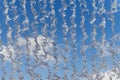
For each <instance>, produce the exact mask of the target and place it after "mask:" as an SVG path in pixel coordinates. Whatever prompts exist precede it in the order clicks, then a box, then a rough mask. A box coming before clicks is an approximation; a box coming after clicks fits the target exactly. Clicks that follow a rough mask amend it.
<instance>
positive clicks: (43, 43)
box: [0, 35, 54, 61]
mask: <svg viewBox="0 0 120 80" xmlns="http://www.w3.org/2000/svg"><path fill="white" fill-rule="evenodd" d="M28 41H29V43H30V44H29V45H28V48H29V51H30V53H28V51H27V48H26V46H27V41H26V39H25V38H23V37H20V38H19V39H18V41H17V46H18V47H19V49H20V50H19V51H20V52H17V50H15V49H14V46H13V45H11V46H10V45H9V46H4V45H3V50H2V51H1V52H0V56H1V57H4V59H5V60H9V61H11V59H10V57H12V58H13V59H14V57H15V54H16V53H18V54H21V55H22V53H27V54H29V55H31V56H32V55H34V54H35V52H34V51H35V50H36V43H35V39H34V38H33V37H29V38H28ZM52 42H53V40H51V39H50V38H46V37H43V36H41V35H39V36H38V37H37V43H38V44H39V48H40V49H39V50H36V51H37V52H38V53H37V55H38V57H39V56H44V55H46V54H47V55H46V58H45V60H47V61H49V60H54V58H53V56H52V55H50V54H49V53H48V52H50V51H51V50H53V44H52ZM8 48H9V49H8ZM11 54H12V55H11Z"/></svg>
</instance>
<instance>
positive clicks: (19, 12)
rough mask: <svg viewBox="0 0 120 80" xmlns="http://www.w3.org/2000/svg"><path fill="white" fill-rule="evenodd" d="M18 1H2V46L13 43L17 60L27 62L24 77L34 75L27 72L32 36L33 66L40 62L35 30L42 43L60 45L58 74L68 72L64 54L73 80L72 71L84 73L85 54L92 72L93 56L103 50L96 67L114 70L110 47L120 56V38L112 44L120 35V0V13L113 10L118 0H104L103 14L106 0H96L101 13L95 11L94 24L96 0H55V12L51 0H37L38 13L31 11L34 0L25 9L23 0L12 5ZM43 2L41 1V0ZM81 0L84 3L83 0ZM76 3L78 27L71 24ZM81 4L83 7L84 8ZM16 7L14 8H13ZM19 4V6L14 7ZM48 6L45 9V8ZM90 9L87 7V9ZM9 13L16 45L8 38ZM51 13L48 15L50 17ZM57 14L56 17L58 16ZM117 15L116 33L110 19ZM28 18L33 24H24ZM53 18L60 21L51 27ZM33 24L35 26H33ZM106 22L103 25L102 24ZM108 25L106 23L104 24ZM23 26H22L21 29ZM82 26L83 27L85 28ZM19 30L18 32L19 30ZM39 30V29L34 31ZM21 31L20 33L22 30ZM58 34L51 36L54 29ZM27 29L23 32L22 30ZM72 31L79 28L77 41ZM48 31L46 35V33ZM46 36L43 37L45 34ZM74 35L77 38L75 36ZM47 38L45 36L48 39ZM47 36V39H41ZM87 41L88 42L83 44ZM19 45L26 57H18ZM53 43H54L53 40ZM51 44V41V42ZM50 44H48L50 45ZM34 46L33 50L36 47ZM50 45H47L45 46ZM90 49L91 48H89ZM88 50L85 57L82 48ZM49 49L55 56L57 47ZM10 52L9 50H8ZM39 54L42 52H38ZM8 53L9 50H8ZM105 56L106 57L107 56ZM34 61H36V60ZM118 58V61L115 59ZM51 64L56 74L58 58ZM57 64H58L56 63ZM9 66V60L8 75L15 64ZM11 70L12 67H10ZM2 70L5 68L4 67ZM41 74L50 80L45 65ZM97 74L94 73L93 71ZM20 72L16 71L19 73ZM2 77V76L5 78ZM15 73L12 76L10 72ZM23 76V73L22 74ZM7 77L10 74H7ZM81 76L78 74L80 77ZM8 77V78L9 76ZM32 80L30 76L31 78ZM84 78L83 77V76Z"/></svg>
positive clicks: (96, 60) (58, 47)
mask: <svg viewBox="0 0 120 80" xmlns="http://www.w3.org/2000/svg"><path fill="white" fill-rule="evenodd" d="M4 1H7V4H3V3H4ZM12 1H13V2H14V0H3V1H0V29H1V30H2V33H1V34H0V36H1V40H2V46H4V48H5V49H8V48H9V46H12V47H11V48H10V50H12V48H13V53H14V51H15V53H16V54H15V55H16V57H15V58H16V59H18V60H19V59H20V61H21V62H22V63H23V64H22V65H21V66H20V70H21V71H22V72H23V74H25V76H24V77H25V78H24V80H28V78H30V76H29V75H28V73H27V72H26V69H25V68H29V67H30V66H28V65H27V60H26V57H27V55H26V54H27V53H29V51H27V48H26V45H27V42H26V37H28V38H29V42H30V43H31V44H30V45H29V47H30V51H32V52H31V53H30V54H32V55H33V56H34V57H33V56H32V57H31V56H30V59H31V62H30V64H33V65H31V66H32V67H33V68H34V65H36V64H37V63H35V61H34V58H36V57H35V53H37V52H34V49H35V47H36V45H37V43H35V38H34V37H35V35H34V34H35V32H36V31H37V32H38V33H37V37H39V39H40V40H39V39H38V42H42V43H40V44H42V45H44V43H45V42H46V41H47V40H48V43H50V41H49V39H50V40H51V41H53V42H55V43H56V46H54V47H55V48H57V51H56V53H55V54H56V55H57V58H58V60H60V62H59V63H58V64H59V65H58V67H59V68H60V69H59V70H58V72H57V73H56V74H57V75H59V76H60V77H62V76H63V75H64V74H63V73H64V72H65V70H64V69H63V67H64V65H66V63H65V62H64V58H63V57H62V55H63V56H64V57H67V58H68V63H67V68H68V69H69V73H68V74H67V76H68V79H69V80H72V79H70V78H71V76H70V75H71V74H72V73H74V69H75V70H77V71H78V74H80V73H81V72H82V69H83V68H84V65H83V63H84V62H83V61H84V59H83V57H85V58H86V60H87V64H86V66H87V67H86V69H87V71H88V73H91V72H92V71H93V70H92V63H93V62H92V60H91V59H92V58H93V57H95V55H96V54H98V55H99V54H101V55H102V52H103V53H104V54H103V55H102V57H101V56H97V57H96V58H95V62H96V63H95V65H96V69H97V70H98V71H100V72H102V71H103V72H104V71H106V70H109V69H111V68H112V67H114V65H113V64H112V62H113V60H112V57H111V54H112V53H111V52H110V50H112V49H113V50H115V53H117V57H120V56H119V51H120V50H119V46H120V40H119V39H116V41H115V42H114V43H115V44H113V45H111V44H110V43H113V42H112V37H113V36H115V35H118V37H119V36H120V35H119V33H120V16H119V14H120V9H119V8H120V7H119V5H118V4H120V1H119V0H116V1H117V5H118V6H117V10H118V11H117V12H113V13H112V10H111V8H112V7H111V5H112V3H113V1H115V0H104V2H103V6H104V9H105V10H106V11H105V12H104V13H103V14H99V12H100V9H102V3H100V1H97V0H95V3H96V7H97V12H96V13H95V14H94V16H95V18H96V20H95V21H94V22H93V24H91V23H90V21H91V19H92V17H93V15H92V14H93V12H94V11H95V10H94V9H95V8H94V7H93V5H92V3H93V2H92V1H94V0H65V4H66V5H62V3H61V2H62V1H64V0H54V5H53V6H54V10H55V14H53V15H52V14H51V13H50V11H51V7H50V2H49V0H35V2H36V3H35V4H34V3H33V5H35V6H32V7H33V8H34V10H35V12H36V14H33V12H32V10H31V8H32V7H31V5H30V4H31V1H30V0H23V2H24V1H26V4H25V6H26V7H25V9H24V5H22V4H20V2H22V1H21V0H17V1H15V3H14V4H11V2H12ZM39 1H41V2H40V3H39ZM44 1H47V3H46V7H45V4H44ZM51 1H52V0H51ZM71 1H73V2H74V3H70V2H71ZM79 1H80V2H79ZM84 1H85V2H86V7H87V9H88V11H84V12H83V16H84V17H85V21H84V25H83V28H82V25H81V24H80V23H81V21H82V20H83V19H82V11H83V10H84V8H85V6H84ZM74 4H75V5H76V7H75V8H74V9H75V10H76V12H75V19H74V21H73V22H74V24H76V26H77V27H75V28H73V25H72V23H71V19H70V18H71V17H72V14H73V11H72V10H71V9H72V8H73V7H74ZM80 5H82V6H81V8H80ZM5 6H8V7H9V8H8V13H7V14H5ZM12 6H13V7H12ZM63 6H67V8H66V10H65V11H64V12H63V13H65V15H66V16H65V20H66V25H67V26H68V28H69V30H68V32H67V35H66V37H67V42H68V45H67V44H65V42H64V40H63V39H64V38H65V37H64V34H63V31H64V29H63V23H64V20H63V18H62V12H60V10H61V9H64V8H63ZM15 7H16V9H14V8H15ZM44 7H45V9H44ZM42 9H43V10H46V13H44V12H42V11H40V10H42ZM24 10H25V11H26V14H24V12H25V11H24ZM85 10H86V9H85ZM101 11H103V10H101ZM7 15H8V16H9V18H10V19H11V20H9V21H8V24H9V25H10V27H11V28H12V30H13V31H12V35H11V36H12V40H13V42H12V45H9V44H8V38H7V35H8V32H9V31H8V27H9V26H8V25H6V23H5V22H6V21H7V20H6V17H7ZM16 16H18V18H16V20H14V18H15V17H16ZM36 16H37V19H35V17H36ZM47 16H48V17H47ZM54 16H55V18H54ZM112 16H113V17H114V19H113V22H114V26H113V27H114V33H115V34H113V32H112V23H113V22H112V20H110V18H111V17H112ZM26 17H27V18H28V20H29V23H27V22H26V24H24V23H23V22H24V21H26V20H25V19H26ZM51 17H52V18H53V19H50V18H51ZM103 18H104V19H105V22H106V24H105V26H103V27H104V28H102V27H101V26H100V24H101V22H102V19H103ZM42 19H45V21H44V20H43V24H42V22H41V21H40V20H42ZM52 20H55V21H56V24H55V26H53V28H52V26H51V21H52ZM45 23H46V25H48V26H47V28H46V30H45V31H46V32H47V33H46V32H44V31H43V29H44V28H45V25H44V24H45ZM32 24H33V25H32ZM101 25H102V24H101ZM103 25H104V24H103ZM94 26H96V27H95V28H96V30H95V31H96V33H97V34H96V36H95V39H96V45H95V47H93V45H94V43H93V41H92V38H93V36H94V35H93V34H92V33H93V29H95V28H94ZM25 27H28V30H26V31H23V29H25ZM18 28H20V29H18ZM81 28H82V29H81ZM17 29H18V31H17ZM34 29H36V30H34ZM102 29H103V32H105V41H106V43H105V44H104V43H102V37H103V36H104V34H103V32H102ZM19 30H20V32H19ZM54 30H56V31H55V33H54V35H56V37H53V38H51V37H52V36H53V35H51V33H52V32H54ZM82 30H85V31H84V32H85V33H86V34H87V36H88V37H87V39H86V40H83V39H84V38H85V36H84V34H83V33H84V32H82ZM22 31H23V32H22ZM72 31H75V34H76V35H75V39H76V41H75V42H74V39H72V38H74V35H73V34H72V35H71V32H72ZM17 32H18V35H20V36H19V37H18V38H16V37H17V35H16V33H17ZM44 33H45V34H46V35H44ZM40 35H41V36H42V37H41V36H40ZM72 36H73V37H72ZM44 37H45V39H44ZM42 39H43V41H41V40H42ZM82 42H84V43H85V44H84V43H82ZM17 43H18V44H19V45H18V46H19V48H20V51H23V52H22V56H21V57H17V56H18V55H17V53H18V54H19V53H20V54H21V52H17V50H16V44H17ZM50 44H51V43H50ZM48 45H49V44H48ZM48 45H47V46H48ZM66 45H67V46H68V48H69V52H68V53H67V52H64V48H65V46H66ZM72 45H75V48H72ZM32 48H33V49H32ZM45 48H46V47H45ZM85 48H87V49H85ZM5 49H3V50H2V51H1V52H0V53H1V54H4V53H3V52H4V50H5ZM74 49H76V52H77V57H78V59H74V57H73V56H74V52H75V50H74ZM84 49H85V51H84V52H83V54H84V55H85V56H82V50H84ZM46 52H49V53H47V54H50V55H52V57H53V55H54V50H53V49H51V48H50V49H48V51H47V49H46ZM8 53H9V51H8ZM38 53H39V52H38ZM109 53H110V54H109ZM5 54H7V52H6V53H5ZM5 54H4V55H5ZM104 55H105V56H104ZM102 60H105V61H106V63H105V64H107V68H105V69H103V70H99V65H100V63H102V62H100V61H102ZM32 61H33V62H32ZM115 61H117V60H115ZM47 63H49V65H50V68H49V69H50V70H51V72H52V74H54V71H55V70H54V65H53V64H54V61H53V62H52V61H51V60H50V61H48V62H47ZM72 63H73V64H74V65H75V68H73V67H72V66H73V65H72ZM55 64H57V63H55ZM9 65H10V66H11V64H8V63H6V65H5V67H6V69H5V70H6V71H8V73H7V76H8V75H9V74H10V73H9V72H11V71H12V70H11V67H9ZM7 69H8V70H7ZM0 71H1V69H0ZM36 71H38V74H42V78H43V80H47V78H46V73H48V71H47V69H46V68H41V67H39V68H38V70H36ZM93 73H94V72H93ZM0 74H1V76H2V71H1V72H0ZM17 74H18V73H16V75H17ZM76 75H77V74H76ZM1 76H0V77H1ZM9 76H11V75H9ZM18 76H19V75H18ZM6 78H7V77H6ZM76 78H77V77H76ZM6 80H7V79H6ZM8 80H9V79H8ZM29 80H30V79H29ZM36 80H37V79H36ZM80 80H82V79H80Z"/></svg>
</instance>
